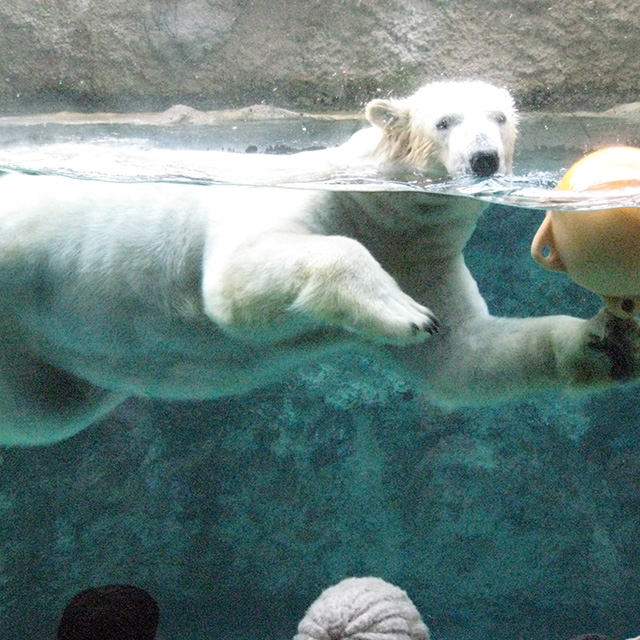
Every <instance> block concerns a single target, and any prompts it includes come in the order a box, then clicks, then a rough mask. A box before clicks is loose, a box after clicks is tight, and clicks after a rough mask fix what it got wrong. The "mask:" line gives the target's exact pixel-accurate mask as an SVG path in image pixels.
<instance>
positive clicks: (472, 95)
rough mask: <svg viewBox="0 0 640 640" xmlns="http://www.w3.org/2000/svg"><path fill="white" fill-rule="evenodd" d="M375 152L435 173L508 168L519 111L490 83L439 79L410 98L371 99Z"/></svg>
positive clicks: (450, 174) (446, 174) (369, 110)
mask: <svg viewBox="0 0 640 640" xmlns="http://www.w3.org/2000/svg"><path fill="white" fill-rule="evenodd" d="M365 113H366V117H367V119H368V120H369V122H371V124H373V125H374V127H377V128H378V129H379V130H380V139H379V142H378V146H377V148H376V150H375V154H376V155H377V156H379V157H380V156H381V157H383V158H384V159H385V160H386V161H390V162H392V163H395V164H399V165H401V166H404V167H408V168H412V169H418V170H422V171H426V172H427V173H428V174H429V175H430V176H432V177H436V178H445V177H453V176H457V175H461V174H472V175H476V176H480V177H486V176H490V175H493V174H494V173H510V172H511V170H512V160H513V147H514V143H515V139H516V127H517V116H516V111H515V106H514V103H513V98H512V97H511V95H510V94H509V92H508V91H506V90H505V89H501V88H499V87H495V86H493V85H491V84H487V83H486V82H479V81H469V82H435V83H432V84H428V85H426V86H424V87H423V88H422V89H420V90H419V91H418V92H417V93H415V94H413V95H412V96H410V97H409V98H405V99H402V100H373V101H372V102H370V103H369V104H368V105H367V107H366V112H365Z"/></svg>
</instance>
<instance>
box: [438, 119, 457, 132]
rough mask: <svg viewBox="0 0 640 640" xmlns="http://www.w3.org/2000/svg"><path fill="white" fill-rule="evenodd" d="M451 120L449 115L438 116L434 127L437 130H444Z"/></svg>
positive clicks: (447, 127) (448, 126) (449, 125)
mask: <svg viewBox="0 0 640 640" xmlns="http://www.w3.org/2000/svg"><path fill="white" fill-rule="evenodd" d="M452 122H453V120H452V118H450V117H449V116H445V117H444V118H440V120H438V122H436V129H437V130H438V131H446V130H447V129H449V128H450V127H451V124H452Z"/></svg>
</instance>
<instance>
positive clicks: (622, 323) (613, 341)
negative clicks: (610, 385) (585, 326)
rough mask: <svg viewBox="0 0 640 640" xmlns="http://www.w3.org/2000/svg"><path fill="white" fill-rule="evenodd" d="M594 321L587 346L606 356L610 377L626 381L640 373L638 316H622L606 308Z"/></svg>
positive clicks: (639, 328)
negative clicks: (635, 317) (633, 317)
mask: <svg viewBox="0 0 640 640" xmlns="http://www.w3.org/2000/svg"><path fill="white" fill-rule="evenodd" d="M591 322H592V323H593V326H592V331H591V334H590V339H589V342H588V347H589V348H590V349H592V350H593V351H596V352H598V353H600V354H603V355H605V356H606V357H607V359H608V361H609V363H610V376H611V378H612V379H613V380H617V381H621V382H626V381H629V380H632V379H634V378H636V377H637V376H638V375H640V324H639V323H638V320H636V319H622V318H619V317H617V316H615V315H613V314H612V313H610V312H609V311H607V310H605V309H603V310H601V311H600V312H599V313H598V315H597V316H596V317H595V318H593V320H592V321H591Z"/></svg>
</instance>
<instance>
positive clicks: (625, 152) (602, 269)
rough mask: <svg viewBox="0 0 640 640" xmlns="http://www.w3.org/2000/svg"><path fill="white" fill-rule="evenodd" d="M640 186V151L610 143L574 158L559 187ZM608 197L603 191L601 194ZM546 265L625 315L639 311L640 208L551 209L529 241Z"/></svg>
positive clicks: (534, 254)
mask: <svg viewBox="0 0 640 640" xmlns="http://www.w3.org/2000/svg"><path fill="white" fill-rule="evenodd" d="M626 187H637V188H640V149H637V148H635V147H609V148H606V149H601V150H600V151H595V152H594V153H591V154H589V155H587V156H585V157H584V158H582V159H581V160H579V161H578V162H576V163H575V164H574V165H573V166H572V167H571V168H570V169H569V171H567V173H566V174H565V175H564V177H563V178H562V180H561V181H560V183H559V184H558V186H557V189H560V190H572V191H593V190H598V191H606V190H613V189H621V188H626ZM603 195H604V194H603ZM531 255H532V256H533V258H534V259H535V260H536V261H537V262H538V263H539V264H541V265H542V266H543V267H545V268H546V269H549V270H550V271H562V272H564V273H566V274H567V275H568V276H569V277H570V278H572V279H573V280H574V281H575V282H577V283H578V284H579V285H581V286H583V287H584V288H585V289H589V290H590V291H593V292H594V293H597V294H598V295H599V296H600V297H601V298H602V299H603V301H604V303H605V306H606V307H607V308H608V309H609V311H611V312H612V313H614V314H615V315H617V316H619V317H621V318H632V317H633V316H635V315H637V314H638V313H639V312H640V208H635V207H633V208H631V207H623V208H612V209H602V210H598V211H578V212H575V211H547V215H546V217H545V219H544V222H543V223H542V225H541V226H540V229H538V232H537V233H536V235H535V237H534V239H533V242H532V244H531Z"/></svg>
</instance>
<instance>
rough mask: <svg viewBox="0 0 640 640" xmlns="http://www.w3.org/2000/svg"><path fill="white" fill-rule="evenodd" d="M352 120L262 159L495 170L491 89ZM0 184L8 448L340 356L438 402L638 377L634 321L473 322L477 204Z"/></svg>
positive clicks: (478, 301) (499, 141)
mask: <svg viewBox="0 0 640 640" xmlns="http://www.w3.org/2000/svg"><path fill="white" fill-rule="evenodd" d="M366 116H367V118H368V120H369V121H370V125H371V126H370V127H368V128H366V129H364V130H362V131H361V132H358V133H356V134H355V136H354V137H353V138H352V139H351V140H349V141H348V142H346V143H345V144H344V145H343V146H342V147H339V148H337V149H335V150H329V151H327V152H323V151H317V152H304V153H303V154H299V156H298V157H296V156H290V160H287V161H284V160H281V161H280V162H289V163H290V170H291V172H292V173H295V171H296V169H297V167H299V166H307V165H309V164H310V163H311V164H313V163H316V164H319V165H320V164H322V163H326V164H327V165H331V164H332V163H334V162H337V161H338V160H337V159H341V160H340V162H345V161H346V162H354V163H355V162H359V161H363V162H373V163H375V164H376V165H377V166H379V167H380V169H381V171H382V172H384V171H391V172H397V171H398V170H403V169H408V170H424V171H427V172H429V173H431V174H433V175H436V176H453V175H458V174H461V173H471V174H476V175H479V176H487V175H491V174H493V173H495V172H509V171H510V170H511V163H512V154H513V145H514V140H515V135H516V116H515V112H514V107H513V102H512V99H511V97H510V96H509V94H508V93H507V92H506V91H505V90H503V89H500V88H497V87H494V86H492V85H489V84H485V83H482V82H444V83H435V84H430V85H427V86H425V87H424V88H422V89H420V90H419V91H418V92H417V93H415V94H414V95H413V96H411V97H408V98H406V99H397V100H380V99H378V100H374V101H372V102H371V103H369V105H368V106H367V108H366ZM309 154H322V155H320V156H316V155H309ZM212 159H213V158H212ZM345 159H346V160H345ZM264 162H266V163H268V162H270V161H269V160H268V159H266V160H264ZM0 193H1V194H2V197H1V198H0V309H1V314H0V341H1V344H2V349H1V351H0V401H1V402H0V443H2V444H4V445H38V444H46V443H53V442H56V441H59V440H62V439H64V438H68V437H69V436H71V435H73V434H74V433H76V432H78V431H80V430H81V429H83V428H85V427H87V426H88V425H90V424H91V423H92V422H94V421H95V420H97V419H99V418H100V417H101V416H104V415H105V414H106V413H107V412H109V411H110V410H112V409H113V408H114V407H115V406H116V405H117V404H118V403H120V402H122V401H123V400H124V399H125V398H127V397H130V396H133V395H144V396H153V397H157V398H168V399H172V398H173V399H190V398H191V399H203V398H215V397H219V396H223V395H228V394H237V393H242V392H245V391H248V390H250V389H252V388H256V387H258V386H260V385H267V384H269V383H272V382H274V381H276V380H279V379H281V378H282V377H283V376H284V375H285V374H286V373H287V372H289V371H291V370H292V369H295V368H296V367H298V366H300V365H302V364H303V363H306V362H309V361H311V360H314V359H318V358H321V357H324V356H327V355H330V354H340V353H344V352H346V351H348V350H361V351H364V352H367V353H371V354H377V355H380V356H382V357H385V358H386V359H387V361H388V363H389V366H398V367H400V368H401V369H402V370H403V371H404V372H405V374H406V375H407V376H410V379H411V381H412V383H413V384H414V385H415V386H416V387H417V388H418V389H421V390H422V391H424V392H425V393H428V394H429V395H430V397H431V398H433V400H434V401H438V402H442V403H446V404H450V405H465V404H467V405H468V404H476V403H486V402H490V401H494V400H499V399H502V398H506V397H509V396H514V395H518V394H520V395H522V394H526V393H531V392H535V391H540V390H545V389H552V388H559V387H566V388H574V389H578V388H585V389H593V388H597V387H601V386H604V385H607V384H611V383H613V382H614V380H617V379H630V378H633V377H634V376H636V374H637V370H638V348H639V345H640V339H639V338H640V332H639V329H638V326H637V324H636V322H635V321H623V320H620V319H617V318H615V317H613V316H612V315H610V314H609V313H607V312H606V311H601V312H600V313H599V314H598V315H597V316H596V317H595V318H593V319H591V320H582V319H578V318H572V317H567V316H549V317H541V318H523V319H509V318H498V317H492V316H491V315H490V314H489V312H488V310H487V305H486V304H485V301H484V300H483V298H482V297H481V295H480V293H479V291H478V287H477V285H476V282H475V281H474V279H473V277H472V275H471V274H470V272H469V270H468V269H467V267H466V265H465V262H464V259H463V249H464V247H465V244H466V243H467V241H468V240H469V238H470V236H471V234H472V233H473V231H474V228H475V225H476V221H477V219H478V216H479V215H480V213H481V211H482V209H483V205H482V204H480V203H478V202H476V201H472V200H470V199H465V198H452V197H446V196H442V195H434V194H427V193H424V192H419V191H415V190H414V191H411V190H408V191H397V192H389V191H384V192H376V191H370V192H369V191H328V190H325V191H312V190H303V189H286V188H266V187H239V186H225V185H186V184H169V183H129V184H126V183H119V184H115V183H108V182H99V181H92V180H79V179H72V178H67V177H61V176H43V175H27V174H21V173H10V174H8V175H5V176H4V177H2V178H0Z"/></svg>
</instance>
